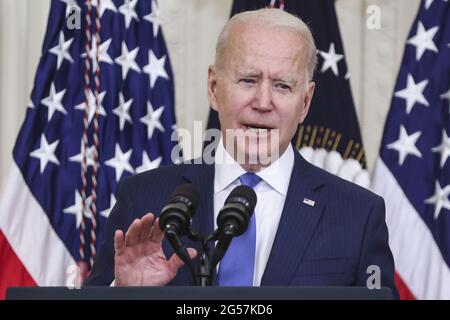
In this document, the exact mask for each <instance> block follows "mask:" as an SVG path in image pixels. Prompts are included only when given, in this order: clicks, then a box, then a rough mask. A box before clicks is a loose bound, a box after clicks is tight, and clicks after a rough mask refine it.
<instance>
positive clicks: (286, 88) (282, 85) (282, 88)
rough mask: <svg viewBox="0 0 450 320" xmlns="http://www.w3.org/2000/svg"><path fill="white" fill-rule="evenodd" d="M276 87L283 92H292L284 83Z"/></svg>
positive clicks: (277, 84)
mask: <svg viewBox="0 0 450 320" xmlns="http://www.w3.org/2000/svg"><path fill="white" fill-rule="evenodd" d="M275 87H276V88H277V89H281V90H283V91H291V87H290V86H289V85H287V84H285V83H282V82H280V83H276V84H275Z"/></svg>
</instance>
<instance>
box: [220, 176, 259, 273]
mask: <svg viewBox="0 0 450 320" xmlns="http://www.w3.org/2000/svg"><path fill="white" fill-rule="evenodd" d="M256 201H257V197H256V193H255V191H254V190H253V189H252V188H250V187H247V186H243V185H241V186H238V187H236V188H234V189H233V191H231V193H230V195H229V196H228V198H227V199H226V200H225V204H224V206H223V208H222V209H221V210H220V212H219V215H218V216H217V227H218V230H217V232H218V233H217V235H218V242H217V246H216V250H215V252H214V257H213V266H215V265H216V264H217V263H218V262H219V261H220V260H221V259H222V258H223V257H224V255H225V252H226V251H227V249H228V247H229V245H230V243H231V240H232V239H233V237H238V236H240V235H241V234H243V233H244V232H245V230H247V227H248V224H249V223H250V218H251V216H252V214H253V212H254V210H255V206H256Z"/></svg>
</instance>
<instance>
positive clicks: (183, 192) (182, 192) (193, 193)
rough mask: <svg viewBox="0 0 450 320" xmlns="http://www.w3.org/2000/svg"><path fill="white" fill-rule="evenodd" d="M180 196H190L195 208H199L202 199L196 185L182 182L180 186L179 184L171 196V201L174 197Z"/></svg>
mask: <svg viewBox="0 0 450 320" xmlns="http://www.w3.org/2000/svg"><path fill="white" fill-rule="evenodd" d="M178 196H182V197H186V198H188V199H189V200H190V201H191V203H192V207H193V208H197V206H198V203H199V201H200V195H199V194H198V192H197V190H195V188H194V186H193V185H192V184H190V183H185V184H180V185H179V186H177V187H176V188H175V190H174V192H173V193H172V195H171V196H170V200H169V201H172V199H174V198H175V197H178Z"/></svg>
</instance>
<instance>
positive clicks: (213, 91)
mask: <svg viewBox="0 0 450 320" xmlns="http://www.w3.org/2000/svg"><path fill="white" fill-rule="evenodd" d="M208 101H209V105H210V106H211V108H212V109H213V110H215V111H218V110H217V109H218V108H217V71H216V67H215V66H209V67H208Z"/></svg>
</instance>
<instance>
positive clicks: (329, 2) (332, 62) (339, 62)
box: [208, 0, 369, 187]
mask: <svg viewBox="0 0 450 320" xmlns="http://www.w3.org/2000/svg"><path fill="white" fill-rule="evenodd" d="M265 7H275V8H280V9H282V10H286V11H287V12H289V13H292V14H294V15H296V16H298V17H300V18H301V19H302V20H303V21H304V22H305V23H306V24H307V25H308V26H309V27H310V29H311V30H312V34H313V36H314V40H315V43H316V46H317V49H318V53H317V55H318V66H317V69H316V72H315V74H314V81H315V82H316V89H315V94H314V97H313V100H312V103H311V107H310V110H309V113H308V116H307V117H306V120H305V122H304V123H303V124H302V125H300V126H299V127H298V130H297V133H296V134H295V136H294V138H293V139H292V143H293V145H294V146H295V147H296V148H297V149H298V150H300V153H301V154H302V155H303V156H304V157H305V158H306V159H307V160H308V161H310V162H311V163H313V164H315V165H316V166H318V167H321V168H324V169H326V170H327V171H329V172H331V173H333V174H336V175H338V176H340V177H342V178H344V179H347V180H349V181H352V182H355V183H357V184H359V185H361V186H364V187H369V175H368V172H367V170H366V158H365V153H364V148H363V144H362V140H361V134H360V130H359V125H358V119H357V116H356V112H355V106H354V103H353V97H352V93H351V89H350V81H349V79H350V76H349V73H348V70H347V65H346V62H345V54H344V48H343V45H342V39H341V35H340V31H339V25H338V20H337V16H336V11H335V7H334V1H333V0H321V1H309V0H235V1H234V2H233V7H232V13H231V15H234V14H236V13H239V12H242V11H247V10H256V9H260V8H265ZM219 125H220V124H219V120H218V116H217V112H215V111H211V112H210V116H209V121H208V127H209V128H211V127H212V128H219Z"/></svg>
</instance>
